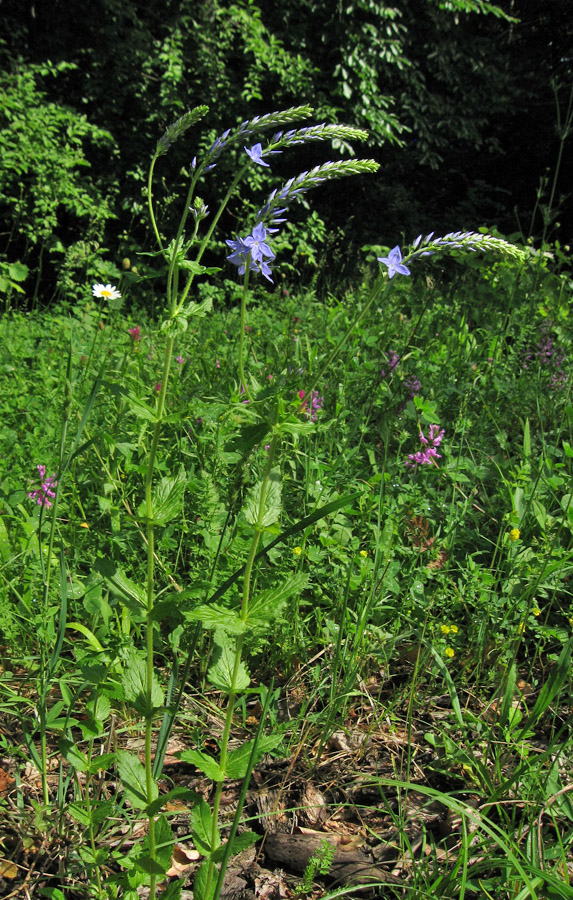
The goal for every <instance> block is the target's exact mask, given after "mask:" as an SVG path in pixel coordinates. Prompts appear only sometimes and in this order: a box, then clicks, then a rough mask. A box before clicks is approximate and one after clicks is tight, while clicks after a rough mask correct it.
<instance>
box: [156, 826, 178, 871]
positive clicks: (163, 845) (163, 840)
mask: <svg viewBox="0 0 573 900" xmlns="http://www.w3.org/2000/svg"><path fill="white" fill-rule="evenodd" d="M174 845H175V841H174V839H173V832H172V830H171V826H170V824H169V822H168V821H167V816H164V815H163V816H159V818H158V819H156V821H155V847H156V850H155V859H156V861H157V862H158V863H159V864H160V866H161V869H162V871H163V874H165V873H166V872H167V869H168V868H169V866H170V865H171V856H172V854H173V847H174Z"/></svg>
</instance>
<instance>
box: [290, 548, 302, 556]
mask: <svg viewBox="0 0 573 900" xmlns="http://www.w3.org/2000/svg"><path fill="white" fill-rule="evenodd" d="M292 552H293V553H294V555H295V556H300V554H301V553H302V547H293V548H292Z"/></svg>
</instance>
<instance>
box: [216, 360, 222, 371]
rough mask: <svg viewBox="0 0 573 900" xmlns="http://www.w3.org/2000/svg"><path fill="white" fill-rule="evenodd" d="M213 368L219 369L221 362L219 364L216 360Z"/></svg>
mask: <svg viewBox="0 0 573 900" xmlns="http://www.w3.org/2000/svg"><path fill="white" fill-rule="evenodd" d="M215 368H216V369H220V368H221V362H220V360H218V359H216V360H215Z"/></svg>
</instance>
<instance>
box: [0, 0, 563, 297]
mask: <svg viewBox="0 0 573 900" xmlns="http://www.w3.org/2000/svg"><path fill="white" fill-rule="evenodd" d="M0 15H1V19H2V27H1V29H0V35H2V36H1V37H0V61H1V69H2V74H1V75H0V91H1V95H2V107H1V112H0V266H1V267H2V268H1V269H0V276H1V275H2V274H4V276H5V277H4V280H3V281H1V280H0V286H4V288H5V289H6V285H9V286H10V285H11V286H12V287H13V288H15V289H18V288H20V289H21V292H22V293H25V294H26V297H27V298H28V299H29V298H30V297H33V298H34V300H35V302H37V303H48V302H50V300H51V299H52V298H54V297H59V298H60V299H61V298H64V297H68V298H70V299H73V296H74V293H75V292H76V291H79V290H80V289H82V282H85V280H86V279H89V278H91V277H97V278H98V279H103V280H105V279H113V278H114V277H117V274H119V272H120V271H121V261H122V259H123V258H126V257H127V258H130V259H131V261H132V264H133V263H134V260H135V255H136V254H137V253H138V252H139V251H146V250H151V249H153V247H152V242H151V240H150V235H149V226H148V222H147V214H146V201H145V192H146V179H147V168H148V163H149V159H150V156H151V154H152V153H153V150H154V148H155V145H156V142H157V140H158V138H159V137H160V136H161V134H162V133H163V131H164V130H165V128H166V127H167V126H168V125H169V124H170V123H171V122H172V121H173V120H174V119H176V118H177V117H179V116H180V115H182V114H183V113H184V112H185V111H186V110H188V109H190V108H191V107H193V106H197V105H199V104H207V105H208V106H209V108H210V112H209V115H208V116H207V117H206V119H204V120H203V121H202V123H201V126H200V127H198V128H197V129H195V130H193V129H192V130H191V132H190V133H188V135H186V139H185V140H182V141H181V142H179V143H177V144H176V145H175V146H174V147H173V149H172V150H171V151H170V153H169V154H168V155H167V156H166V157H164V158H163V159H162V161H161V167H160V171H159V174H160V179H161V183H160V185H159V188H158V190H159V207H160V216H161V227H162V229H163V230H164V231H165V233H167V234H169V233H170V227H171V225H172V223H173V222H174V221H175V219H176V218H178V216H179V203H180V199H179V198H180V188H181V185H182V184H183V179H184V175H185V171H186V170H188V167H189V164H190V161H191V159H192V158H193V156H194V155H195V154H196V153H200V151H201V148H205V147H207V146H209V144H210V143H211V142H212V141H213V139H214V138H215V137H216V136H217V134H220V133H221V132H222V131H223V130H224V129H226V128H228V127H230V126H234V125H236V124H237V123H238V122H240V121H242V120H244V119H247V118H251V117H253V116H255V115H257V114H261V113H266V112H270V111H272V110H276V109H281V108H287V107H292V106H297V105H299V104H302V103H311V104H312V105H313V106H314V107H315V110H316V115H315V121H317V122H318V121H328V122H332V121H338V122H343V123H346V124H351V125H357V126H360V127H363V128H366V129H368V131H369V133H370V141H369V145H367V146H354V147H349V146H333V147H332V148H330V149H329V151H328V157H326V158H332V159H336V158H339V157H340V155H343V156H344V155H346V156H348V155H349V154H350V153H355V154H356V155H358V156H361V155H364V156H370V157H374V158H375V159H377V160H378V161H379V162H380V163H381V169H380V171H379V173H378V175H377V176H375V177H366V176H365V177H363V178H360V179H348V180H347V181H346V182H343V183H339V184H337V185H336V188H335V189H329V188H327V187H325V188H323V189H321V190H320V191H316V192H314V194H313V198H312V209H313V212H312V213H311V214H310V216H309V214H308V211H305V210H301V215H300V217H299V220H298V223H297V220H296V217H295V218H294V220H293V222H291V223H289V231H288V233H287V238H288V240H289V242H290V249H291V251H292V254H291V259H292V264H291V277H292V278H293V279H296V278H297V277H299V276H300V275H302V274H308V272H306V273H305V271H304V270H305V267H308V266H309V265H311V266H312V267H313V268H314V270H315V271H316V272H317V275H318V281H319V283H320V284H322V285H323V286H331V285H332V283H333V280H334V279H340V278H344V277H349V276H351V275H353V274H354V272H355V268H356V265H357V263H358V262H360V260H361V259H362V258H363V256H364V254H363V253H362V254H361V253H360V248H361V247H362V246H363V245H364V244H368V243H371V244H372V243H374V244H389V245H391V246H393V245H394V244H395V243H397V242H400V241H402V240H403V239H405V240H408V241H409V240H412V239H413V238H415V237H416V235H417V234H418V233H419V232H422V231H436V232H444V231H450V230H454V229H455V230H457V229H473V228H476V227H479V226H480V225H484V224H487V225H488V226H489V227H491V226H497V227H498V228H499V230H500V231H501V232H502V233H504V234H505V235H510V234H515V233H516V232H521V233H522V235H523V236H525V237H527V236H529V235H532V236H534V237H535V238H536V239H539V238H540V237H541V236H542V235H544V236H546V237H548V238H550V239H553V240H555V239H558V240H559V241H560V242H561V243H562V244H563V243H566V242H567V241H569V240H570V239H571V237H572V233H573V216H572V213H571V204H570V203H568V198H567V192H568V191H569V189H570V174H569V173H570V172H571V151H570V146H569V145H568V143H567V142H566V141H565V143H564V147H563V148H562V149H564V152H563V155H562V158H561V163H560V169H559V178H558V180H557V183H556V185H555V192H554V196H553V203H552V206H553V209H554V211H556V215H554V216H553V217H552V218H548V217H547V215H546V216H545V219H544V215H543V208H544V206H545V207H546V206H547V205H548V204H549V200H550V198H551V193H552V190H553V188H554V183H553V174H554V172H555V171H556V165H557V161H558V156H559V153H560V147H561V145H562V144H563V136H564V135H563V128H564V123H565V120H566V112H567V105H568V103H569V102H570V90H571V82H572V78H571V75H572V69H573V49H572V39H573V8H572V3H571V0H543V2H539V0H503V2H500V3H499V4H495V5H494V4H491V3H485V2H481V0H449V2H439V0H395V2H392V3H383V2H378V0H344V2H342V0H280V2H278V0H236V2H234V3H225V2H223V0H87V2H83V3H82V2H78V0H53V2H49V3H48V2H41V0H39V2H38V0H36V2H30V0H4V2H2V3H0ZM199 129H200V130H199ZM324 151H325V148H324V147H318V148H314V147H305V148H301V150H300V151H299V152H298V155H297V153H296V152H295V153H292V152H291V153H289V154H283V155H282V156H280V157H277V158H276V159H274V160H273V165H272V172H271V173H270V174H269V173H267V172H266V170H265V171H263V170H262V169H260V168H259V167H254V171H253V173H252V175H251V176H250V184H249V185H248V190H245V191H244V199H243V200H242V202H240V203H239V202H237V203H236V204H235V206H234V207H233V211H232V213H231V214H230V216H229V217H228V219H227V220H226V222H225V223H223V224H224V229H225V228H226V229H228V232H229V234H230V233H231V232H233V231H236V230H240V229H241V227H242V225H241V223H242V222H243V221H245V217H248V214H249V212H251V211H252V210H253V209H256V208H257V206H258V205H260V201H261V197H263V196H264V195H265V193H266V191H267V190H268V187H269V185H270V184H271V183H272V185H273V186H275V185H276V183H277V181H276V178H277V175H278V176H279V177H284V178H287V177H290V176H291V175H293V174H296V173H297V172H298V171H301V170H303V169H306V168H308V167H310V166H311V165H313V164H315V163H317V162H322V161H324V160H325V152H324ZM241 152H242V148H241ZM234 164H235V158H234V157H233V156H232V155H230V156H224V157H223V158H222V159H221V162H220V164H219V165H218V166H217V170H216V172H215V173H213V175H212V176H211V178H210V180H209V181H208V183H206V184H205V186H204V189H202V194H203V195H204V199H205V200H206V202H207V203H209V204H212V203H215V202H216V199H217V197H218V196H219V195H220V194H221V192H222V191H223V190H224V186H225V183H226V176H228V175H229V173H230V172H231V171H232V169H233V166H234ZM273 178H274V180H272V179H273ZM269 179H270V180H269ZM224 229H223V230H224ZM229 234H221V236H220V239H221V242H222V240H223V239H224V237H227V236H229ZM219 250H220V252H221V253H222V252H223V244H222V243H221V245H220V248H219ZM214 253H215V255H217V253H218V248H217V246H215V248H214ZM145 259H146V258H145V257H139V258H138V264H137V265H138V266H139V270H140V275H144V274H145V272H147V271H148V270H147V269H146V265H150V263H146V262H145ZM219 262H220V260H219ZM149 272H150V273H151V270H149Z"/></svg>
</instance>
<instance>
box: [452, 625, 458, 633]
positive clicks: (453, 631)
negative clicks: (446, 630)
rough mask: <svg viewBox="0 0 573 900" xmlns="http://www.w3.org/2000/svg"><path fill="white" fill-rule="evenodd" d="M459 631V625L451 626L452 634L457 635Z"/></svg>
mask: <svg viewBox="0 0 573 900" xmlns="http://www.w3.org/2000/svg"><path fill="white" fill-rule="evenodd" d="M458 630H459V629H458V626H457V625H450V631H451V632H452V634H457V633H458Z"/></svg>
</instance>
